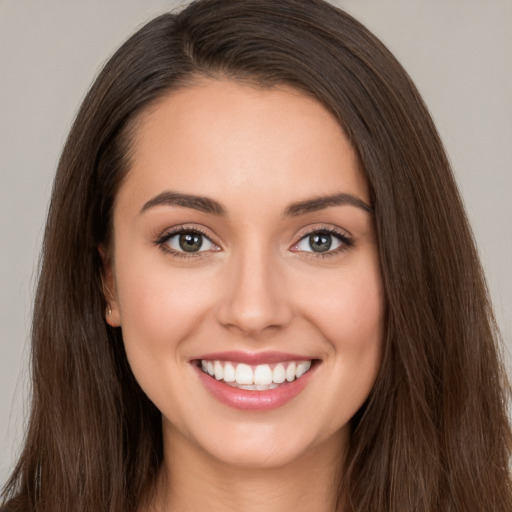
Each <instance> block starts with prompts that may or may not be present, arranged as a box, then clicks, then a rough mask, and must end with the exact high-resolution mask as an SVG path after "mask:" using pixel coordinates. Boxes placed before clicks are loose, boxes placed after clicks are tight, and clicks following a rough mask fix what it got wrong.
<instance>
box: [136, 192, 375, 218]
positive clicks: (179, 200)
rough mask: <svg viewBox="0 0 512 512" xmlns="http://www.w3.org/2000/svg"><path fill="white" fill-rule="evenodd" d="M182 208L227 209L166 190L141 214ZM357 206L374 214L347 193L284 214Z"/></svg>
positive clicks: (220, 213) (317, 199)
mask: <svg viewBox="0 0 512 512" xmlns="http://www.w3.org/2000/svg"><path fill="white" fill-rule="evenodd" d="M162 205H164V206H181V207H183V208H192V209H193V210H198V211H200V212H204V213H209V214H213V215H218V216H225V215H226V209H225V208H224V207H223V206H222V204H220V203H219V202H218V201H215V200H214V199H210V198H209V197H204V196H197V195H193V194H183V193H181V192H173V191H170V190H166V191H164V192H162V193H161V194H158V195H157V196H155V197H154V198H152V199H150V200H149V201H147V202H146V203H144V206H143V207H142V209H141V211H140V213H141V214H142V213H144V212H145V211H146V210H148V209H150V208H154V207H155V206H162ZM345 205H348V206H355V207H357V208H361V209H362V210H364V211H366V212H368V213H373V208H372V207H371V206H370V205H368V204H366V203H365V202H364V201H363V200H362V199H359V198H358V197H356V196H354V195H352V194H346V193H338V194H332V195H328V196H320V197H314V198H312V199H306V200H304V201H298V202H296V203H292V204H291V205H290V206H288V207H287V208H286V209H285V211H284V213H283V216H284V217H298V216H300V215H305V214H306V213H311V212H316V211H319V210H323V209H325V208H329V207H330V206H345Z"/></svg>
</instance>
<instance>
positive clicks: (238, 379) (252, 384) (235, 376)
mask: <svg viewBox="0 0 512 512" xmlns="http://www.w3.org/2000/svg"><path fill="white" fill-rule="evenodd" d="M272 366H273V365H272ZM310 368H311V361H301V362H298V363H297V362H294V361H292V362H286V363H277V364H276V365H275V366H274V367H273V369H272V367H271V365H269V364H259V365H255V366H252V367H251V366H249V365H248V364H244V363H238V364H237V363H233V362H229V361H208V360H205V359H202V360H201V369H202V370H203V372H205V373H208V374H209V375H210V376H211V377H214V378H215V379H217V380H222V381H224V382H226V383H230V384H231V385H233V386H236V387H239V388H241V389H251V390H258V391H262V390H266V389H274V388H275V387H277V386H278V384H282V383H284V382H285V381H288V382H292V381H294V380H295V379H299V378H300V377H302V376H303V375H304V374H305V373H306V372H307V371H308V370H309V369H310Z"/></svg>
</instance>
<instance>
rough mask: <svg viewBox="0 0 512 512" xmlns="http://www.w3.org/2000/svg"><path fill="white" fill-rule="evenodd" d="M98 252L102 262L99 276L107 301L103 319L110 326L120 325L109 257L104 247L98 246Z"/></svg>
mask: <svg viewBox="0 0 512 512" xmlns="http://www.w3.org/2000/svg"><path fill="white" fill-rule="evenodd" d="M98 252H99V254H100V257H101V262H102V273H101V278H102V284H103V294H104V296H105V300H106V302H107V307H106V310H105V321H106V322H107V324H108V325H110V326H111V327H120V326H121V317H120V314H119V305H118V301H117V290H116V285H115V278H114V271H113V268H112V263H111V259H110V257H109V255H108V252H107V251H106V250H105V248H104V247H99V248H98Z"/></svg>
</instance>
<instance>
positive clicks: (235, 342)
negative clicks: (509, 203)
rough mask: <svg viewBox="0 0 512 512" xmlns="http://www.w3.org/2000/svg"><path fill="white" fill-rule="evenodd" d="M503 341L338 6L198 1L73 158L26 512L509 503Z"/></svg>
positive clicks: (434, 181)
mask: <svg viewBox="0 0 512 512" xmlns="http://www.w3.org/2000/svg"><path fill="white" fill-rule="evenodd" d="M496 339H497V333H496V329H495V327H494V322H493V319H492V313H491V309H490V306H489V301H488V298H487V294H486V289H485V284H484V280H483V277H482V272H481V269H480V265H479V262H478V258H477V255H476V251H475V248H474V244H473V241H472V238H471V234H470V230H469V228H468V225H467V221H466V218H465V215H464V211H463V208H462V204H461V201H460V198H459V195H458V192H457V188H456V186H455V183H454V180H453V177H452V175H451V172H450V169H449V164H448V162H447V159H446V157H445V154H444V151H443V148H442V145H441V142H440V141H439V138H438V136H437V133H436V131H435V128H434V126H433V124H432V121H431V119H430V117H429V115H428V113H427V111H426V109H425V107H424V105H423V103H422V101H421V98H420V97H419V95H418V93H417V91H416V89H415V88H414V86H413V84H412V83H411V82H410V80H409V79H408V77H407V75H406V73H405V72H404V71H403V69H402V68H401V67H400V65H399V64H398V63H397V61H396V60H395V59H394V58H393V57H392V56H391V55H390V53H389V52H388V51H387V50H386V49H385V48H384V47H383V46H382V44H381V43H380V42H379V41H378V40H376V39H375V37H373V36H372V35H371V34H370V33H369V32H368V31H367V30H366V29H364V27H362V26H361V25H360V24H359V23H357V22H356V21H355V20H353V19H352V18H351V17H349V16H348V15H346V14H345V13H343V12H341V11H339V10H337V9H335V8H334V7H332V6H330V5H328V4H326V3H324V2H321V1H319V0H307V1H298V0H277V1H276V0H247V1H244V2H243V3H241V2H232V1H231V2H230V1H226V0H203V1H199V2H195V3H192V4H191V5H190V6H189V7H188V8H187V9H185V10H184V11H182V12H181V13H179V14H177V15H171V14H168V15H163V16H161V17H159V18H157V19H156V20H154V21H152V22H150V23H149V24H147V25H146V26H145V27H143V28H142V29H141V30H140V31H139V32H138V33H137V34H135V35H134V36H133V37H132V38H130V39H129V40H128V41H127V42H126V43H125V44H124V45H123V46H122V47H121V49H120V50H119V51H118V52H117V53H116V54H115V55H114V56H113V57H112V59H111V60H110V61H109V63H108V64H107V65H106V67H105V69H104V70H103V71H102V73H101V74H100V76H99V77H98V79H97V80H96V82H95V84H94V85H93V87H92V89H91V91H90V92H89V94H88V96H87V98H86V99H85V101H84V103H83V105H82V107H81V109H80V112H79V114H78V116H77V119H76V121H75V124H74V126H73V128H72V130H71V133H70V136H69V139H68V142H67V144H66V146H65V148H64V152H63V155H62V158H61V161H60V164H59V169H58V172H57V177H56V181H55V185H54V191H53V197H52V203H51V207H50V212H49V217H48V222H47V230H46V235H45V242H44V249H43V266H42V270H41V276H40V280H39V287H38V293H37V297H36V304H35V312H34V329H33V383H34V384H33V385H34V391H33V393H34V397H33V407H32V413H31V419H30V424H29V429H28V433H27V439H26V443H25V446H24V450H23V453H22V455H21V457H20V460H19V462H18V465H17V467H16V468H15V471H14V473H13V475H12V477H11V479H10V481H9V482H8V484H7V486H6V488H5V493H4V495H5V498H6V499H7V498H10V499H11V501H10V504H9V505H8V507H9V510H13V511H17V510H24V511H25V510H38V511H40V510H43V511H52V512H53V511H60V510H77V511H80V510H83V511H85V510H111V511H118V510H119V511H127V510H137V511H139V510H140V511H146V510H148V511H149V510H158V511H160V510H162V511H166V510H173V511H181V510H202V509H203V508H206V507H208V508H209V509H210V510H253V511H256V510H267V511H269V510H292V509H293V510H315V511H324V510H325V511H332V510H340V511H341V510H342V511H344V512H347V511H369V510H379V511H386V510H388V511H397V510H411V511H412V510H415V511H438V510H443V511H444V510H464V511H472V510H474V511H477V510H478V511H481V510H496V511H501V510H502V511H505V510H510V509H511V505H512V492H511V485H510V475H509V471H508V467H509V462H510V447H511V443H510V440H511V437H510V426H509V423H508V420H507V416H506V411H505V405H506V403H507V400H508V398H509V397H508V384H507V382H506V378H505V374H504V371H503V368H502V366H501V363H500V360H499V357H498V351H497V345H496Z"/></svg>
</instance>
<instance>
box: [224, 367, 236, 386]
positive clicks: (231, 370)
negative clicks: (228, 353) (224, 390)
mask: <svg viewBox="0 0 512 512" xmlns="http://www.w3.org/2000/svg"><path fill="white" fill-rule="evenodd" d="M224 382H235V367H234V366H233V365H232V364H231V363H226V364H225V365H224Z"/></svg>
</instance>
